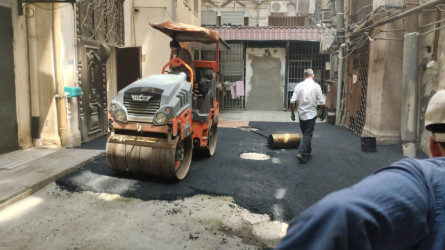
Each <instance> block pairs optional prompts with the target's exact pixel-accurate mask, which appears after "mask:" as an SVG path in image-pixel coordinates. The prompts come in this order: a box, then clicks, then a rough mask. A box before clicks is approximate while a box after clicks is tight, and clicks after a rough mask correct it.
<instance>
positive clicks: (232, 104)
mask: <svg viewBox="0 0 445 250" xmlns="http://www.w3.org/2000/svg"><path fill="white" fill-rule="evenodd" d="M228 44H229V45H230V49H229V50H227V51H223V52H221V78H220V79H219V81H220V83H221V88H220V91H218V97H219V103H220V106H221V109H243V108H244V107H245V101H244V100H245V98H244V96H236V95H232V92H233V91H234V89H235V88H234V86H235V84H236V82H237V81H243V82H244V67H245V61H244V43H243V42H236V43H231V42H228ZM232 96H233V97H234V98H233V97H232Z"/></svg>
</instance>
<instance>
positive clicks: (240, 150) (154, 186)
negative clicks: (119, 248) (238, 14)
mask: <svg viewBox="0 0 445 250" xmlns="http://www.w3.org/2000/svg"><path fill="white" fill-rule="evenodd" d="M250 126H251V127H254V128H256V129H258V132H261V133H262V134H266V135H268V134H277V133H300V134H301V131H300V128H299V125H298V123H297V122H283V123H273V122H250ZM92 143H94V145H93V146H91V147H94V148H100V147H102V148H105V143H106V142H105V140H103V139H102V140H101V141H97V142H92ZM87 144H88V143H87ZM360 146H361V139H360V136H358V135H356V134H354V133H353V132H351V131H349V130H347V129H346V128H344V127H339V126H335V125H332V124H330V123H316V126H315V131H314V137H313V140H312V157H311V160H310V161H309V162H308V163H306V164H298V160H297V158H296V154H297V153H298V149H271V148H269V147H268V145H267V139H265V138H264V137H262V136H259V135H258V134H256V133H252V132H251V131H248V130H242V129H238V128H219V129H218V142H217V147H216V152H215V154H214V155H213V156H212V157H210V158H205V157H194V158H193V162H192V164H191V166H190V171H189V173H188V175H187V177H186V178H185V179H184V180H182V181H168V180H164V179H156V178H150V177H145V176H140V175H134V174H127V173H125V174H122V173H116V172H113V171H112V170H111V169H109V168H108V165H107V161H106V158H101V159H99V160H98V161H96V162H93V163H91V164H89V165H87V166H85V167H84V168H81V169H79V170H77V171H75V172H73V173H71V174H69V175H67V176H64V177H62V178H60V179H58V180H57V181H56V183H57V184H58V185H59V186H60V187H61V188H64V189H67V190H70V191H76V192H80V191H92V192H98V193H110V194H119V195H121V196H124V197H132V198H137V199H141V200H177V199H183V198H186V197H191V196H194V195H196V194H204V195H212V196H231V197H233V198H234V200H235V202H236V203H237V204H238V205H240V206H242V207H244V208H246V209H248V210H250V211H251V212H254V213H259V214H268V215H269V216H270V217H271V218H272V219H273V220H281V221H284V222H289V221H290V220H291V219H292V218H293V217H294V216H296V215H298V214H300V213H301V212H302V211H303V210H304V209H306V208H308V207H309V206H311V205H312V204H314V203H315V202H316V201H318V200H319V199H321V198H322V197H323V196H325V195H327V194H328V193H330V192H333V191H336V190H339V189H342V188H345V187H348V186H350V185H352V184H354V183H356V182H358V181H359V180H361V179H362V178H364V177H366V176H368V175H369V174H372V173H373V172H375V171H376V170H378V169H379V168H381V167H384V166H387V165H389V164H391V163H393V162H395V161H397V160H399V159H401V158H403V155H402V146H401V144H396V145H390V146H377V151H376V152H362V151H361V147H360ZM84 148H88V145H84ZM244 153H258V154H265V155H268V156H270V159H268V160H262V161H256V160H249V159H242V158H241V157H240V155H242V154H244ZM418 154H419V155H420V157H419V158H427V156H426V155H425V154H423V153H421V152H419V153H418ZM277 193H279V194H280V195H278V196H277Z"/></svg>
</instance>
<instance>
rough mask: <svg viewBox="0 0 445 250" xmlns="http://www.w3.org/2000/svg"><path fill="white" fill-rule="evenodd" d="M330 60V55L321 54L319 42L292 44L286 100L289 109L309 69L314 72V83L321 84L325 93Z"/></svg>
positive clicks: (288, 65) (289, 56)
mask: <svg viewBox="0 0 445 250" xmlns="http://www.w3.org/2000/svg"><path fill="white" fill-rule="evenodd" d="M329 60H330V55H329V54H320V43H319V42H291V43H290V45H289V54H288V63H287V67H288V84H287V93H286V100H285V101H286V103H287V108H288V109H289V107H290V99H291V97H292V94H293V92H294V89H295V86H296V85H297V84H298V83H299V82H301V81H303V80H304V76H303V72H304V70H305V69H307V68H311V69H312V70H314V81H315V82H317V83H318V84H320V87H321V89H322V91H323V93H325V83H326V80H327V79H328V78H329V74H328V71H327V70H326V62H329Z"/></svg>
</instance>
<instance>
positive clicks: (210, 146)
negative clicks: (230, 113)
mask: <svg viewBox="0 0 445 250" xmlns="http://www.w3.org/2000/svg"><path fill="white" fill-rule="evenodd" d="M217 141H218V123H215V124H213V125H212V127H210V131H209V140H208V141H207V146H206V147H204V148H201V155H202V156H205V157H210V156H212V155H213V154H215V150H216V142H217Z"/></svg>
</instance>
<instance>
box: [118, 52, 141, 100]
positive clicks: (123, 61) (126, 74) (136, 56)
mask: <svg viewBox="0 0 445 250" xmlns="http://www.w3.org/2000/svg"><path fill="white" fill-rule="evenodd" d="M141 55H142V48H141V47H128V48H117V49H116V67H117V69H116V72H117V91H119V90H121V89H123V88H125V87H126V86H127V85H129V84H130V83H132V82H134V81H136V80H137V79H140V78H141V76H142V64H141Z"/></svg>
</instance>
